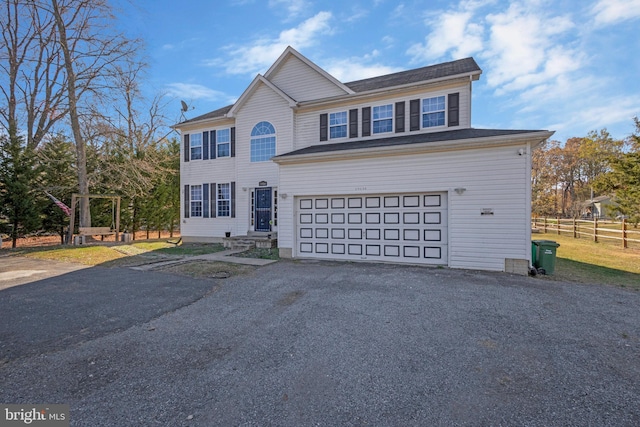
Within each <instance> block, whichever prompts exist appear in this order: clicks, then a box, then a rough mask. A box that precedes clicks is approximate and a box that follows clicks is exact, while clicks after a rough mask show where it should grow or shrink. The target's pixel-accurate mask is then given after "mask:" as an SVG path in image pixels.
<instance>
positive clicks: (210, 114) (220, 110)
mask: <svg viewBox="0 0 640 427" xmlns="http://www.w3.org/2000/svg"><path fill="white" fill-rule="evenodd" d="M232 107H233V104H231V105H227V106H226V107H222V108H218V109H217V110H214V111H210V112H208V113H205V114H202V115H200V116H197V117H194V118H192V119H188V120H185V121H184V122H180V123H178V124H181V125H183V124H185V123H191V122H199V121H200V120H206V119H214V118H216V117H224V115H225V114H227V113H228V112H229V110H231V108H232Z"/></svg>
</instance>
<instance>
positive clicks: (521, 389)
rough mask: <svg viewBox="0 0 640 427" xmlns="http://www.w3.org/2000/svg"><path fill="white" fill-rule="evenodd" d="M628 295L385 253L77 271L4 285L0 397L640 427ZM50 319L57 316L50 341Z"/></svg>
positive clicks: (234, 416) (258, 420)
mask: <svg viewBox="0 0 640 427" xmlns="http://www.w3.org/2000/svg"><path fill="white" fill-rule="evenodd" d="M87 275H91V276H87ZM88 277H91V280H92V285H93V287H92V288H90V287H86V286H84V287H83V284H84V282H85V281H86V280H88V279H87V278H88ZM74 284H75V285H74ZM74 286H75V288H74ZM38 288H41V289H42V290H43V292H41V293H40V292H37V290H38ZM99 288H104V289H106V290H107V291H100V292H98V291H96V289H99ZM109 289H112V290H113V292H112V293H113V295H112V296H111V297H110V296H109V292H108V290H109ZM94 292H95V294H94ZM63 296H65V297H67V298H69V299H70V300H69V301H68V302H67V303H66V305H64V307H62V308H59V306H56V305H55V304H47V301H49V300H51V298H59V300H60V301H64V298H62V297H63ZM147 298H150V299H153V302H149V301H147V302H145V299H147ZM90 301H93V302H91V303H89V302H90ZM84 304H87V305H86V310H84V311H83V310H82V307H83V306H84ZM136 307H140V309H139V312H136ZM149 307H151V308H149ZM9 308H10V309H11V310H10V315H7V313H8V312H7V311H5V310H7V309H9ZM639 308H640V293H639V292H632V291H626V290H624V289H618V288H612V287H604V286H586V285H577V284H568V283H560V282H551V281H545V280H540V279H536V278H527V277H519V276H511V275H507V274H493V273H485V272H482V273H481V272H473V271H459V270H447V269H433V268H422V267H407V266H404V267H398V266H392V265H381V264H353V263H330V262H294V261H281V262H279V263H276V264H272V265H269V266H266V267H261V268H258V269H256V270H255V271H254V272H253V273H250V274H247V275H242V276H236V277H231V278H229V279H226V280H195V279H187V278H184V277H181V276H176V275H172V274H161V273H157V272H155V273H154V272H135V271H132V270H129V269H118V268H113V269H104V268H93V269H86V270H81V271H75V272H70V273H68V274H66V275H64V276H59V277H57V278H51V279H44V280H42V281H39V282H34V283H32V284H29V285H23V286H16V287H12V288H9V289H5V290H2V291H0V313H1V314H0V315H2V327H1V329H0V340H1V341H0V345H1V346H4V350H6V346H7V345H9V346H12V347H13V348H12V352H11V354H10V357H9V356H7V353H6V352H4V363H3V360H0V402H3V403H66V404H70V405H71V420H72V423H71V424H72V425H74V426H133V425H143V426H156V425H157V426H233V425H242V426H316V425H317V426H334V425H335V426H438V425H446V426H450V425H469V426H485V425H486V426H499V425H504V426H514V425H517V426H635V425H640V309H639ZM128 312H133V313H128ZM34 313H37V314H34ZM96 313H98V314H96ZM99 313H108V315H107V316H101V315H99ZM118 313H121V314H120V315H118ZM50 318H55V319H59V318H60V319H65V318H66V319H67V320H66V321H65V322H63V323H64V324H66V325H68V326H67V327H66V328H65V327H60V328H52V329H51V328H50V329H51V331H50V333H51V334H53V337H54V338H56V339H54V340H53V341H51V339H50V340H45V339H43V338H42V333H41V332H39V325H40V323H41V322H44V324H46V322H47V319H50ZM79 318H82V321H79V320H78V319H79ZM110 318H111V319H113V318H116V319H117V320H116V321H114V322H111V323H116V325H115V326H110V322H109V319H110ZM88 321H90V322H92V323H91V325H88V326H87V325H86V322H88ZM82 325H85V326H83V327H84V328H89V330H90V331H94V332H93V333H84V335H83V330H82V329H79V328H80V327H81V326H82ZM40 326H41V325H40ZM91 328H93V329H91ZM56 334H57V335H56ZM23 335H24V336H23ZM31 335H33V342H35V344H34V345H29V344H28V343H29V342H31V341H30V340H31V337H30V336H31ZM8 343H9V344H8ZM4 350H3V351H4Z"/></svg>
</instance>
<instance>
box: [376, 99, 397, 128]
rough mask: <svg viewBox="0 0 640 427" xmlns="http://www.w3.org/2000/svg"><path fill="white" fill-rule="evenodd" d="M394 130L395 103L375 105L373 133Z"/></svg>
mask: <svg viewBox="0 0 640 427" xmlns="http://www.w3.org/2000/svg"><path fill="white" fill-rule="evenodd" d="M391 131H393V104H387V105H380V106H378V107H373V133H374V134H376V133H384V132H391Z"/></svg>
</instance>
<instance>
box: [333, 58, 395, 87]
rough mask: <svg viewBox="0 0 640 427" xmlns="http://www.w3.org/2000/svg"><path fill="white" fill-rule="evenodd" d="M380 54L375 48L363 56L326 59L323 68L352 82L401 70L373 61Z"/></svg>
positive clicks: (337, 77)
mask: <svg viewBox="0 0 640 427" xmlns="http://www.w3.org/2000/svg"><path fill="white" fill-rule="evenodd" d="M378 55H379V52H378V51H376V50H374V51H373V52H371V53H370V54H367V55H364V56H362V57H351V58H346V59H331V60H328V61H324V62H323V64H322V68H323V69H325V70H326V71H327V72H328V73H329V74H331V75H332V76H333V77H335V78H336V79H338V80H340V81H341V82H351V81H354V80H361V79H366V78H369V77H376V76H381V75H384V74H390V73H395V72H397V71H401V69H400V68H395V67H389V66H387V65H382V64H379V63H373V60H374V58H375V57H377V56H378Z"/></svg>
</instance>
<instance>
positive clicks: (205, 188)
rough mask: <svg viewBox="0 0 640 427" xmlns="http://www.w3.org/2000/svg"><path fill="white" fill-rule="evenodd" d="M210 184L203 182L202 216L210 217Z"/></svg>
mask: <svg viewBox="0 0 640 427" xmlns="http://www.w3.org/2000/svg"><path fill="white" fill-rule="evenodd" d="M209 205H210V204H209V184H202V217H203V218H209Z"/></svg>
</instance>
